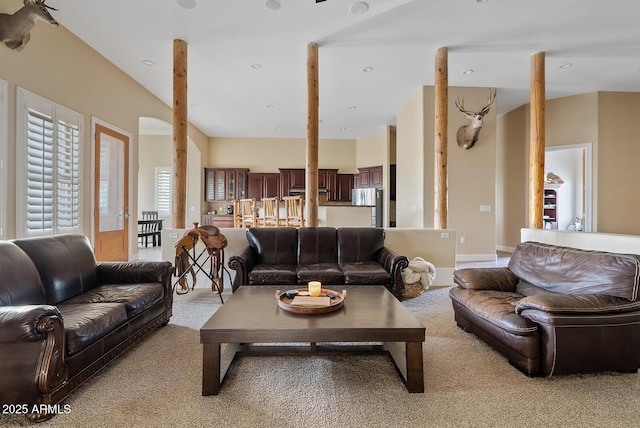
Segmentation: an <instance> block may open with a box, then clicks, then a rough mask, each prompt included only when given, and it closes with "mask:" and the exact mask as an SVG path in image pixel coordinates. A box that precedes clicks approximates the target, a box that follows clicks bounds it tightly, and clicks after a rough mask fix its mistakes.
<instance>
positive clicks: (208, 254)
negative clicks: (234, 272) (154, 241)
mask: <svg viewBox="0 0 640 428" xmlns="http://www.w3.org/2000/svg"><path fill="white" fill-rule="evenodd" d="M194 226H195V227H194V228H193V229H192V230H189V231H187V232H186V233H185V234H184V236H183V238H182V239H180V241H178V243H177V244H176V269H175V272H176V273H175V274H176V276H177V277H178V279H177V280H176V282H175V283H174V284H173V289H174V290H175V289H176V286H177V285H178V284H179V285H180V287H181V289H179V290H177V291H176V293H177V294H186V293H188V292H189V285H188V284H187V278H186V276H187V274H188V273H191V277H192V280H193V284H192V286H191V290H193V289H194V288H195V285H196V275H197V272H202V273H203V274H205V275H206V276H207V278H209V279H210V280H211V289H212V291H216V292H217V293H218V296H220V302H221V303H224V300H223V298H222V291H223V289H224V272H225V271H226V272H227V275H228V276H229V281H230V282H231V273H230V272H229V271H228V270H227V269H226V268H225V267H224V247H226V246H227V240H226V238H225V236H224V235H222V234H221V233H220V231H219V230H218V228H216V227H213V226H205V227H203V228H199V227H198V223H194ZM198 242H200V243H202V244H203V245H204V249H203V250H202V251H201V252H200V253H197V250H196V245H197V244H198ZM203 257H204V258H203ZM207 262H209V265H210V269H209V271H208V272H207V270H206V269H205V266H206V264H207Z"/></svg>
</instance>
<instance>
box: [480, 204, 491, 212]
mask: <svg viewBox="0 0 640 428" xmlns="http://www.w3.org/2000/svg"><path fill="white" fill-rule="evenodd" d="M480 212H483V213H488V212H491V205H480Z"/></svg>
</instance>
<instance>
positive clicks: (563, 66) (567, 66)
mask: <svg viewBox="0 0 640 428" xmlns="http://www.w3.org/2000/svg"><path fill="white" fill-rule="evenodd" d="M572 66H573V64H572V63H570V62H567V63H566V64H562V65H561V66H560V67H558V68H570V67H572Z"/></svg>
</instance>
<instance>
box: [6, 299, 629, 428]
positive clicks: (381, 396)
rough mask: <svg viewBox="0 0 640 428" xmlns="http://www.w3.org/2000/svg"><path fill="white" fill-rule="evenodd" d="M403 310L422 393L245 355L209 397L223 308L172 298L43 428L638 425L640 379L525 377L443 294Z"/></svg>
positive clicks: (350, 366)
mask: <svg viewBox="0 0 640 428" xmlns="http://www.w3.org/2000/svg"><path fill="white" fill-rule="evenodd" d="M404 304H405V306H406V307H407V308H409V310H411V311H412V312H413V313H414V314H415V315H416V316H417V317H418V318H420V319H421V320H422V321H423V322H424V324H425V326H426V328H427V339H426V342H425V345H424V351H425V356H424V368H425V393H424V394H409V393H407V392H406V390H405V388H404V386H403V384H402V383H401V382H400V379H399V377H398V375H397V373H396V371H395V368H394V367H393V365H392V363H391V362H390V360H389V359H387V358H386V357H384V356H371V357H359V356H345V357H245V358H240V359H238V360H237V361H236V363H235V365H234V367H233V368H232V369H231V371H230V373H229V375H228V378H227V380H226V381H225V383H224V385H223V388H222V392H221V394H220V395H219V396H210V397H202V396H201V394H200V393H201V383H200V382H201V370H202V368H201V345H200V343H199V336H198V329H199V327H200V326H201V325H202V324H203V323H204V322H205V321H206V320H207V319H208V317H209V316H210V315H211V313H213V311H215V309H216V308H217V307H218V306H219V300H218V297H217V296H214V295H212V294H211V292H210V291H208V290H206V289H196V290H195V292H190V293H189V294H187V295H185V296H176V298H175V306H174V316H173V318H172V320H171V323H170V324H169V325H168V326H166V327H164V328H162V329H160V330H158V331H157V332H156V333H154V334H152V335H151V336H150V337H148V338H146V339H145V340H144V341H143V342H141V343H140V344H139V345H137V346H136V347H135V348H134V349H131V350H130V351H129V352H127V353H126V354H125V355H124V356H122V357H121V358H120V359H118V360H117V361H115V362H114V363H113V364H112V365H111V366H110V367H108V368H107V369H105V370H104V371H102V373H100V374H99V375H98V376H97V377H95V378H94V379H92V380H91V381H90V382H89V383H87V384H85V385H84V386H82V387H81V388H80V389H78V390H77V391H76V392H75V393H74V394H73V395H72V396H71V397H70V398H69V399H68V401H67V402H66V403H68V404H69V405H70V408H71V412H70V414H67V415H58V416H56V417H54V418H53V419H52V420H51V421H48V422H45V423H42V424H39V425H38V426H40V427H96V428H97V427H109V428H115V427H204V426H210V427H214V426H217V427H272V428H276V427H277V428H279V427H359V428H362V427H390V426H396V427H425V426H429V427H515V426H518V427H581V428H582V427H637V426H639V422H640V378H639V376H638V375H637V374H632V375H619V374H599V375H584V376H569V377H560V378H552V379H547V378H534V379H531V378H527V377H526V376H524V375H523V374H521V373H520V372H519V371H517V370H516V369H514V368H513V367H511V366H510V365H509V363H508V362H507V361H506V360H505V359H504V358H503V357H502V356H500V355H499V354H497V353H496V352H494V351H493V350H491V349H490V348H489V347H487V346H486V345H484V344H483V343H482V342H480V341H479V340H477V339H476V338H475V337H474V336H472V335H470V334H467V333H465V332H463V331H461V330H460V329H458V328H457V327H456V325H455V322H454V321H453V312H452V309H451V303H450V300H449V298H448V289H446V288H444V289H433V290H430V291H427V292H425V293H424V294H422V295H420V296H419V297H417V298H415V299H411V300H408V301H406V302H405V303H404ZM630 346H632V345H631V344H630ZM633 346H638V345H637V344H634V345H633ZM19 424H24V420H22V419H15V418H11V419H6V418H5V419H0V425H8V426H13V425H19Z"/></svg>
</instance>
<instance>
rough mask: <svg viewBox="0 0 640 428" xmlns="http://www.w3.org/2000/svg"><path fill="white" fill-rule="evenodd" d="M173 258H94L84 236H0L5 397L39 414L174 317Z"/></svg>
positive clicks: (13, 406)
mask: <svg viewBox="0 0 640 428" xmlns="http://www.w3.org/2000/svg"><path fill="white" fill-rule="evenodd" d="M172 273H173V267H172V265H171V263H169V262H151V261H136V262H121V263H120V262H109V263H106V262H103V263H96V261H95V258H94V255H93V249H92V247H91V244H90V242H89V240H88V239H87V237H85V236H83V235H58V236H50V237H38V238H25V239H16V240H14V241H1V242H0V373H1V374H2V375H1V376H0V402H1V403H2V405H3V409H6V411H7V412H8V413H12V414H25V415H26V416H27V418H29V419H30V420H32V421H40V420H44V419H47V418H49V417H51V416H53V415H54V414H55V413H57V412H60V411H62V410H63V407H61V406H62V405H60V404H59V403H60V402H61V401H62V400H64V399H65V398H66V397H67V396H68V395H69V393H70V392H71V391H73V390H74V389H75V388H76V387H78V386H79V385H80V384H81V383H82V382H84V381H85V380H87V379H88V378H89V377H90V376H92V375H93V374H94V373H96V372H97V371H98V370H100V369H101V368H102V367H104V366H105V365H106V364H107V363H109V362H110V361H111V360H113V359H114V358H116V357H117V356H118V355H119V354H120V353H122V352H123V351H124V350H125V349H127V348H128V347H129V346H131V345H133V344H134V343H135V342H136V341H138V340H139V339H140V338H142V337H143V336H144V335H145V334H146V333H148V332H150V331H151V330H153V329H155V328H156V327H158V326H161V325H166V324H167V323H168V322H169V318H170V317H171V308H172V303H173V295H172V290H171V275H172Z"/></svg>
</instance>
